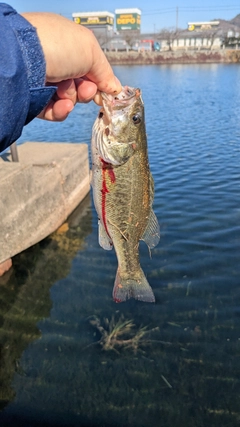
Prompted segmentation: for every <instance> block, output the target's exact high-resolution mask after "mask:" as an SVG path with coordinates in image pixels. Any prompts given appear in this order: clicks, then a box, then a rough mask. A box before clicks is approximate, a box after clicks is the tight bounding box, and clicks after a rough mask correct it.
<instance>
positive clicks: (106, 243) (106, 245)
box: [98, 220, 113, 251]
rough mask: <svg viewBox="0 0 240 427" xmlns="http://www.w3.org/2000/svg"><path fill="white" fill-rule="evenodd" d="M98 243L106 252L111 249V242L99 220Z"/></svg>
mask: <svg viewBox="0 0 240 427" xmlns="http://www.w3.org/2000/svg"><path fill="white" fill-rule="evenodd" d="M98 242H99V245H100V246H101V247H102V248H103V249H105V250H106V251H110V250H111V249H112V248H113V242H112V240H111V239H110V237H109V236H108V234H107V232H106V230H105V228H104V226H103V225H102V223H101V221H100V220H98Z"/></svg>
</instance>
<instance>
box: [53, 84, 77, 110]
mask: <svg viewBox="0 0 240 427" xmlns="http://www.w3.org/2000/svg"><path fill="white" fill-rule="evenodd" d="M56 86H57V91H56V96H57V98H59V99H70V100H71V101H72V102H73V103H74V104H76V102H77V88H76V85H75V81H74V80H73V79H68V80H63V81H61V82H59V83H57V84H56Z"/></svg>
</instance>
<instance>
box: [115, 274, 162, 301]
mask: <svg viewBox="0 0 240 427" xmlns="http://www.w3.org/2000/svg"><path fill="white" fill-rule="evenodd" d="M129 298H135V299H137V300H139V301H145V302H155V297H154V294H153V291H152V288H151V286H150V285H149V283H148V281H147V279H146V277H145V274H144V272H143V271H142V269H140V271H139V274H138V277H137V278H131V279H130V278H129V279H123V278H122V277H121V275H120V273H119V269H118V270H117V274H116V279H115V283H114V288H113V299H114V301H115V302H123V301H126V300H127V299H129Z"/></svg>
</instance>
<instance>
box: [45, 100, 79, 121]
mask: <svg viewBox="0 0 240 427" xmlns="http://www.w3.org/2000/svg"><path fill="white" fill-rule="evenodd" d="M73 108H74V104H73V102H72V101H71V100H70V99H59V100H58V101H53V100H51V101H50V102H49V103H48V105H47V106H46V107H45V108H44V110H43V111H42V112H41V113H40V114H39V115H38V118H40V119H44V120H49V121H53V122H61V121H63V120H65V119H66V118H67V116H68V114H69V113H70V112H71V111H72V110H73Z"/></svg>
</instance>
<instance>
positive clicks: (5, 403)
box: [0, 64, 240, 427]
mask: <svg viewBox="0 0 240 427" xmlns="http://www.w3.org/2000/svg"><path fill="white" fill-rule="evenodd" d="M115 72H116V74H117V75H118V76H119V77H120V79H121V80H122V82H123V83H124V84H129V85H133V86H139V87H141V88H142V91H143V97H144V101H145V107H146V123H147V133H148V143H149V158H150V164H151V169H152V173H153V176H154V180H155V200H154V210H155V212H156V214H157V217H158V219H159V222H160V225H161V240H160V243H159V245H158V246H157V248H155V249H154V250H153V251H152V258H149V253H148V249H147V248H146V246H144V244H141V247H140V250H141V264H142V267H143V269H144V271H145V273H146V275H147V277H148V280H149V282H150V283H151V285H152V287H153V290H154V293H155V296H156V304H154V305H152V304H145V303H140V302H135V301H133V300H130V301H128V302H126V303H123V304H118V305H116V304H115V303H114V302H113V301H112V298H111V293H112V287H113V283H114V277H115V272H116V267H117V262H116V257H115V254H114V253H113V252H112V253H109V252H106V251H104V250H102V249H101V248H100V247H99V246H98V242H97V217H96V213H95V211H94V209H93V207H92V201H91V198H90V196H88V197H87V198H86V199H85V200H84V202H83V204H82V205H80V207H79V209H78V210H77V212H75V213H74V215H73V216H72V218H70V219H69V229H68V230H67V231H65V232H63V233H62V234H58V235H57V234H55V235H54V236H51V237H50V238H49V239H46V240H45V241H43V242H41V243H40V244H39V245H36V246H35V247H34V248H31V249H29V250H28V251H26V252H24V253H23V254H20V255H19V256H17V257H15V259H14V267H13V269H12V271H11V272H10V273H9V274H8V275H7V276H4V277H3V278H1V279H0V284H1V287H0V299H1V305H0V307H1V308H0V324H1V329H0V337H1V352H0V357H1V367H0V375H1V380H2V386H1V407H2V412H1V413H0V424H1V426H11V425H14V426H20V425H23V426H34V427H35V426H43V425H44V426H96V425H98V426H113V425H114V426H144V427H145V426H147V425H152V426H161V427H162V426H164V427H168V426H169V427H172V426H176V427H178V426H179V427H180V426H181V427H182V426H185V427H188V426H189V427H190V426H191V427H195V426H196V427H200V426H204V427H206V426H211V427H212V426H219V425H228V426H237V425H239V423H240V410H239V399H240V358H239V355H240V308H239V303H240V287H239V284H240V283H239V282H240V263H239V253H240V225H239V224H240V205H239V196H240V184H239V183H240V179H239V178H240V170H239V164H240V145H239V139H240V67H239V65H214V64H211V65H171V66H146V67H145V66H131V67H125V66H124V67H123V66H122V67H120V66H119V67H115ZM97 111H98V107H96V106H95V105H94V104H93V103H91V104H89V105H78V106H77V107H76V108H75V110H74V112H73V113H72V114H71V116H70V117H69V118H68V119H67V120H66V121H65V122H64V123H61V124H59V123H58V124H52V123H46V122H41V121H37V120H35V121H34V122H33V123H31V124H30V125H29V126H28V127H26V129H25V130H24V133H23V135H22V137H21V139H20V140H19V143H21V142H23V141H26V140H32V141H34V140H35V141H62V142H66V141H67V142H68V141H70V142H72V143H78V142H87V143H89V142H90V132H91V127H92V124H93V121H94V119H95V116H96V114H97ZM106 319H107V320H106ZM111 319H114V322H115V323H116V322H118V320H120V321H122V322H123V321H124V320H126V321H127V320H132V323H133V324H134V325H135V326H133V327H132V328H130V329H129V330H128V331H125V335H123V336H120V337H117V338H118V342H117V341H114V342H113V347H114V348H113V349H111V348H110V349H109V347H107V346H106V345H105V347H104V341H103V338H104V329H105V331H108V328H109V325H108V322H109V321H111ZM101 327H102V328H104V329H101ZM143 327H146V328H147V330H148V331H149V332H148V333H146V334H145V335H143V338H142V339H140V340H138V338H139V333H140V332H141V331H142V329H141V328H143ZM145 332H146V331H145ZM134 337H135V341H134V339H133V338H134ZM121 339H125V340H130V341H129V344H130V345H129V347H127V346H126V345H123V344H121V343H119V340H121ZM134 343H135V344H134ZM105 344H106V342H105Z"/></svg>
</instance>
